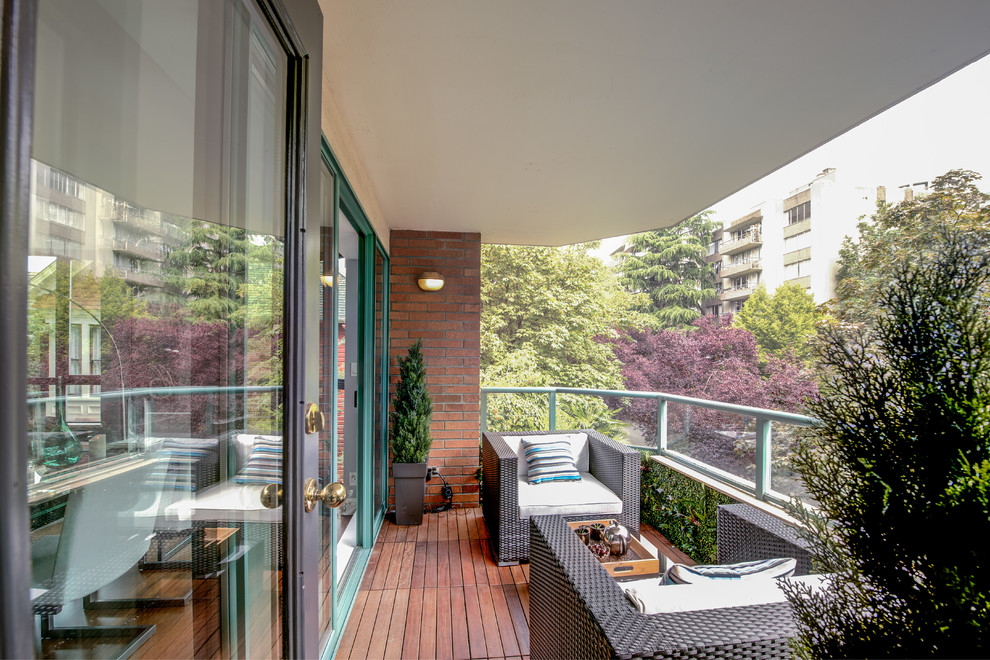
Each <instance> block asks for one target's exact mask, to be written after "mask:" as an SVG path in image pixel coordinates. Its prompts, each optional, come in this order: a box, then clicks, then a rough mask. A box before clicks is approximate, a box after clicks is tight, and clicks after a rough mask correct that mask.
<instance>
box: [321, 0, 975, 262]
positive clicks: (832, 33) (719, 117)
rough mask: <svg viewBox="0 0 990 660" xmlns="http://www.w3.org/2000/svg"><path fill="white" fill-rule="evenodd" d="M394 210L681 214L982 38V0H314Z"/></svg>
mask: <svg viewBox="0 0 990 660" xmlns="http://www.w3.org/2000/svg"><path fill="white" fill-rule="evenodd" d="M320 4H321V7H322V9H323V13H324V74H325V75H326V76H327V78H328V80H329V81H330V86H331V88H332V90H333V94H334V98H335V100H336V103H337V105H338V106H339V108H340V111H341V114H342V116H343V118H344V121H345V123H346V124H347V125H348V128H349V130H350V133H351V135H352V137H353V140H354V143H355V145H356V148H357V150H358V152H359V155H360V157H361V159H362V160H363V162H364V165H365V168H366V170H367V172H368V174H369V176H370V178H371V180H372V182H373V185H374V188H375V194H376V196H377V198H378V202H379V204H380V206H381V208H382V212H383V214H384V216H385V219H386V221H387V222H388V223H389V225H390V226H391V227H392V228H393V229H430V230H441V231H472V232H480V233H481V235H482V240H483V241H485V242H493V243H516V244H543V245H560V244H566V243H574V242H580V241H585V240H591V239H597V238H603V237H606V236H615V235H619V234H625V233H631V232H636V231H644V230H649V229H655V228H658V227H662V226H668V225H670V224H673V223H676V222H679V221H680V220H682V219H684V218H686V217H689V216H691V215H692V214H694V213H696V212H698V211H701V210H704V209H705V208H707V207H709V206H711V205H712V204H714V203H715V202H717V201H719V200H720V199H722V198H724V197H726V196H727V195H729V194H731V193H733V192H735V191H736V190H738V189H740V188H742V187H744V186H746V185H747V184H749V183H751V182H753V181H755V180H756V179H758V178H760V177H762V176H763V175H765V174H767V173H769V172H771V171H773V170H775V169H777V168H778V167H780V166H782V165H784V164H786V163H787V162H789V161H791V160H793V159H794V158H797V157H798V156H801V155H803V154H804V153H806V152H808V151H810V150H811V149H813V148H815V147H817V146H818V145H820V144H822V143H823V142H826V141H828V140H829V139H831V138H832V137H835V136H836V135H838V134H840V133H842V132H844V131H846V130H848V129H849V128H852V127H853V126H855V125H856V124H858V123H860V122H862V121H864V120H865V119H868V118H869V117H871V116H873V115H874V114H876V113H877V112H880V111H882V110H883V109H885V108H887V107H889V106H891V105H893V104H895V103H897V102H898V101H900V100H902V99H904V98H906V97H908V96H910V95H911V94H913V93H915V92H917V91H919V90H920V89H922V88H924V87H926V86H928V85H930V84H931V83H933V82H935V81H937V80H938V79H940V78H942V77H944V76H946V75H948V74H949V73H951V72H953V71H955V70H956V69H958V68H960V67H962V66H964V65H966V64H968V63H970V62H972V61H973V60H975V59H977V58H979V57H980V56H982V55H983V54H985V53H986V52H987V51H988V50H990V2H986V1H985V0H975V1H961V0H942V1H940V2H934V1H932V0H926V1H924V2H917V1H905V0H868V1H864V2H844V1H843V2H821V1H817V2H798V1H795V0H746V1H745V2H738V1H732V0H724V1H713V0H691V1H689V0H684V1H680V2H669V1H661V0H638V1H633V0H623V1H622V2H605V1H602V0H497V1H491V0H490V1H486V2H482V1H480V0H469V1H465V0H417V1H416V2H404V1H386V0H362V1H359V2H354V1H351V0H320Z"/></svg>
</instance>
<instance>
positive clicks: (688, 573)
mask: <svg viewBox="0 0 990 660" xmlns="http://www.w3.org/2000/svg"><path fill="white" fill-rule="evenodd" d="M796 567H797V560H796V559H789V558H780V559H761V560H758V561H744V562H740V563H738V564H722V565H719V564H702V565H698V566H685V565H684V564H674V565H673V566H671V567H670V568H669V569H667V574H666V575H665V576H664V579H663V582H662V583H663V584H698V583H700V582H712V581H715V580H749V579H753V578H779V577H787V576H790V575H793V574H794V569H795V568H796Z"/></svg>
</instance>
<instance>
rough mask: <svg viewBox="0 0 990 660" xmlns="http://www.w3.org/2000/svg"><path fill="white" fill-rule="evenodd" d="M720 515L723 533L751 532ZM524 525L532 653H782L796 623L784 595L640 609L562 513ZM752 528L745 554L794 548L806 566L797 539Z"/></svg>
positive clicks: (732, 655) (562, 655)
mask: <svg viewBox="0 0 990 660" xmlns="http://www.w3.org/2000/svg"><path fill="white" fill-rule="evenodd" d="M728 513H730V514H732V513H734V512H731V511H730V512H728ZM723 515H724V514H723V512H722V511H720V516H719V518H720V527H719V532H720V534H721V532H722V530H723V526H724V528H726V529H727V528H728V527H730V526H737V529H735V530H733V531H732V532H729V533H728V534H727V535H726V537H727V538H734V539H735V540H736V542H738V539H739V538H741V535H745V534H748V533H750V532H753V531H754V529H753V528H752V521H748V520H746V518H745V517H740V516H736V515H729V516H725V520H724V521H723V520H722V518H723ZM760 515H765V514H760ZM758 522H762V520H760V521H758ZM747 527H749V529H747ZM530 528H531V541H530V555H531V557H530V581H529V609H530V619H529V629H530V654H531V657H533V658H534V660H535V659H536V658H688V657H690V658H707V657H712V658H715V657H717V658H776V657H780V658H785V657H790V651H789V648H788V638H789V637H791V636H793V635H794V634H795V632H796V626H795V623H794V620H793V617H792V615H791V609H790V606H789V605H788V604H787V603H786V602H781V603H770V604H762V605H746V606H740V607H723V608H719V609H707V610H696V611H686V612H669V613H663V614H649V615H648V614H642V613H640V612H639V611H637V610H636V609H635V608H633V606H632V605H631V604H630V602H629V601H628V599H627V598H626V595H625V594H624V592H623V591H622V589H621V588H620V587H619V585H618V584H617V583H616V582H615V580H613V579H612V577H610V576H609V574H608V573H607V572H606V571H605V569H604V568H602V566H601V564H599V563H598V561H597V560H596V559H595V558H594V557H593V556H592V555H591V553H590V552H588V550H587V548H586V547H585V546H584V545H583V544H582V543H581V541H580V540H578V538H577V536H576V535H575V534H574V532H573V531H572V530H571V529H570V528H569V527H568V526H567V524H566V522H565V521H564V520H563V519H561V518H560V517H559V516H534V517H532V518H531V520H530ZM737 532H738V533H737ZM755 532H756V534H757V536H760V537H762V538H761V539H760V540H757V542H756V543H755V545H752V546H750V548H749V549H747V550H746V551H745V553H744V554H746V555H748V557H747V558H749V559H766V558H769V557H766V556H763V557H761V556H759V555H760V554H761V553H764V552H767V551H769V552H773V553H776V552H778V551H779V550H781V549H787V548H789V549H790V550H793V551H794V552H793V553H789V554H788V555H783V556H794V557H795V558H797V559H798V563H799V567H800V566H802V565H804V566H807V565H808V564H807V563H806V561H807V554H806V552H805V551H804V550H803V549H802V548H800V547H799V546H797V545H790V544H789V543H788V542H787V541H786V540H785V541H784V542H783V544H784V545H783V546H781V545H780V544H779V543H778V541H777V540H775V539H774V538H772V537H774V536H775V535H774V534H773V532H772V531H769V532H767V531H766V530H764V529H762V525H757V527H756V528H755ZM720 556H721V555H720ZM776 556H782V555H779V554H777V555H776ZM798 572H801V571H800V568H799V570H798ZM663 588H664V589H673V590H676V589H679V588H681V587H679V586H671V587H663ZM672 595H675V596H676V591H674V592H672Z"/></svg>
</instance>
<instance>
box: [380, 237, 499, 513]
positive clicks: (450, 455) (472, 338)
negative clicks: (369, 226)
mask: <svg viewBox="0 0 990 660" xmlns="http://www.w3.org/2000/svg"><path fill="white" fill-rule="evenodd" d="M390 258H391V263H392V280H391V284H392V294H391V310H390V319H391V320H390V329H389V343H390V351H389V355H390V358H391V360H390V363H389V383H390V386H389V393H390V395H394V393H395V384H396V382H397V381H398V378H399V367H398V364H397V362H396V358H397V357H398V356H402V355H405V354H406V351H407V350H408V349H409V346H410V345H411V344H413V342H415V341H416V339H417V338H422V339H423V354H424V356H425V358H426V379H427V385H428V388H429V392H430V396H431V398H432V399H433V423H432V425H431V426H430V430H431V432H432V435H433V448H432V449H431V450H430V458H429V465H431V466H434V465H435V466H436V467H437V468H438V469H439V470H440V473H441V474H442V475H443V476H444V478H446V479H447V483H448V484H449V485H450V486H452V487H453V490H454V506H455V507H474V506H478V503H479V502H478V489H479V484H478V479H477V476H476V473H477V470H478V466H479V465H480V463H481V458H480V455H479V450H478V441H479V438H480V433H481V423H480V387H481V359H480V354H481V235H480V234H468V233H459V232H439V231H393V232H392V233H391V240H390ZM425 270H435V271H437V272H439V273H440V274H441V275H443V278H444V281H445V284H444V287H443V288H442V289H441V290H440V291H423V290H421V289H420V288H419V286H418V285H417V284H416V279H417V276H418V275H419V274H420V273H422V272H423V271H425ZM441 485H442V482H441V481H440V479H432V480H431V481H429V482H427V485H426V501H427V503H428V504H430V505H433V504H439V503H440V502H442V501H443V499H442V497H441V495H440V487H441ZM394 506H395V491H394V488H393V484H392V479H391V476H389V508H390V509H392V508H394Z"/></svg>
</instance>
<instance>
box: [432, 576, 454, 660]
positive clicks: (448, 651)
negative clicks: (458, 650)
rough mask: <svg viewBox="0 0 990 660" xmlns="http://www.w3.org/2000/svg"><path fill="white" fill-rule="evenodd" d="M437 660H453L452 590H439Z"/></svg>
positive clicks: (441, 588)
mask: <svg viewBox="0 0 990 660" xmlns="http://www.w3.org/2000/svg"><path fill="white" fill-rule="evenodd" d="M436 621H437V645H436V657H437V660H452V659H453V657H454V649H453V644H452V640H451V630H452V628H451V625H450V588H449V587H438V588H437V619H436Z"/></svg>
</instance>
